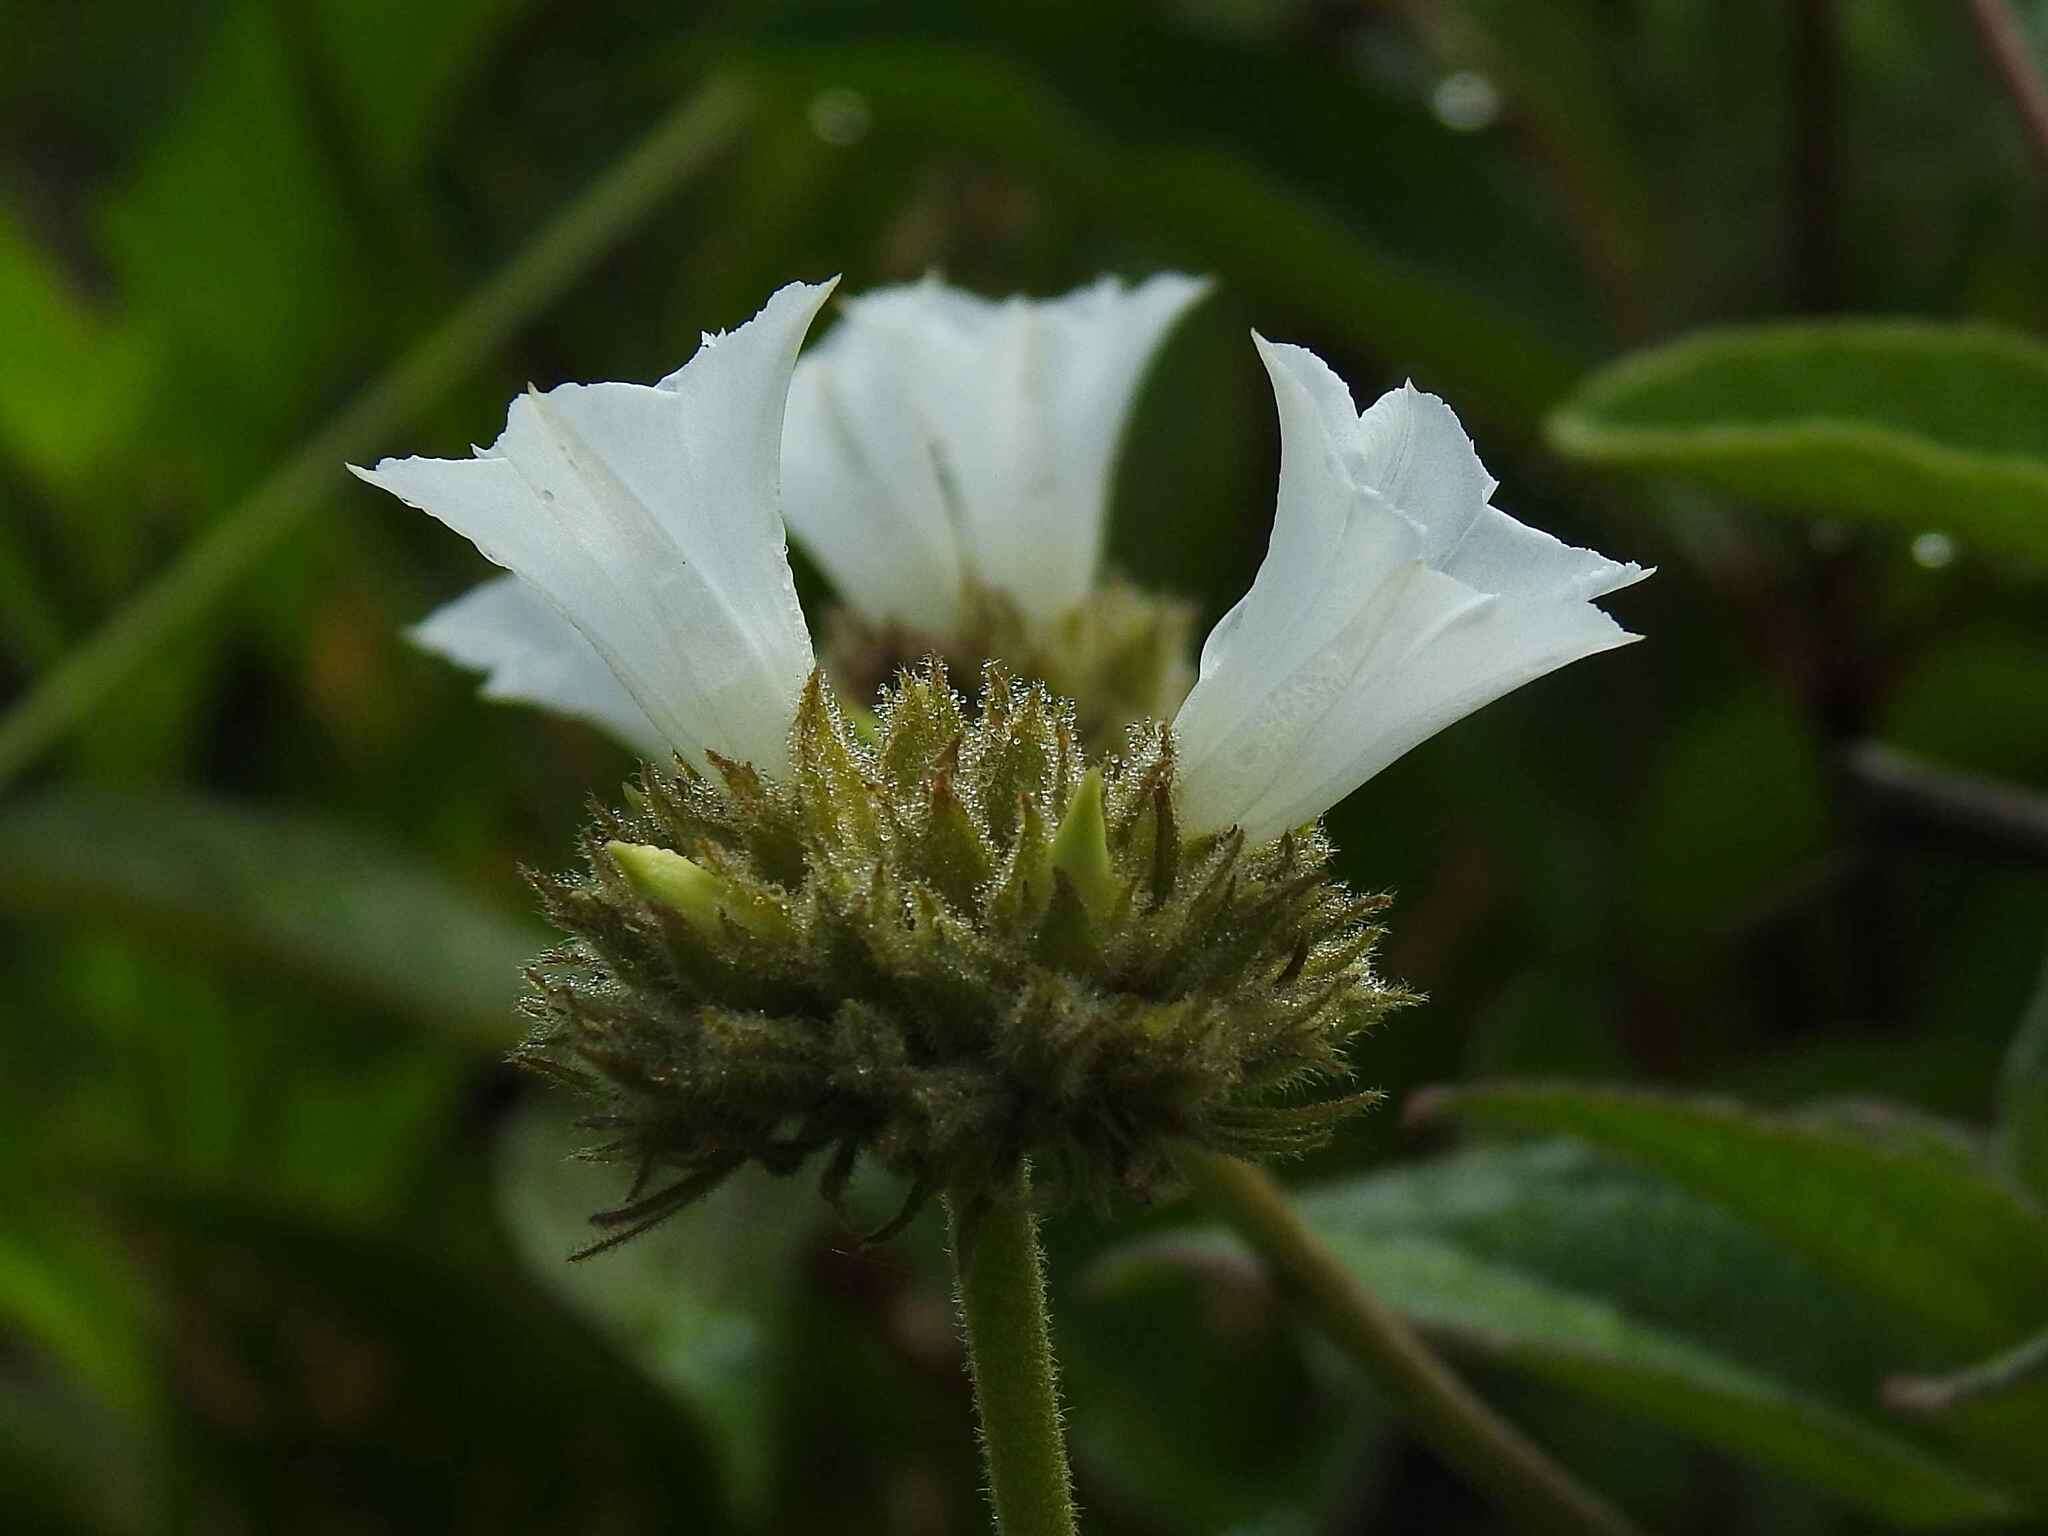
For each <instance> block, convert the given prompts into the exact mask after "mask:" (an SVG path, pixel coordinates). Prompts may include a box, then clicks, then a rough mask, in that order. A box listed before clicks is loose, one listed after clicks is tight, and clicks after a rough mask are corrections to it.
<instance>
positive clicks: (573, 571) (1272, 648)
mask: <svg viewBox="0 0 2048 1536" xmlns="http://www.w3.org/2000/svg"><path fill="white" fill-rule="evenodd" d="M835 281H836V280H835ZM832 287H833V284H832V283H824V284H816V285H812V284H803V283H792V284H790V285H789V286H788V287H785V288H783V289H781V290H780V291H778V292H777V293H776V294H775V295H774V297H772V298H771V299H770V300H769V301H768V303H767V305H766V306H765V307H764V308H763V309H762V311H761V313H760V314H759V315H757V316H755V317H754V319H752V320H750V321H748V322H747V323H746V324H745V325H743V326H741V327H739V328H738V329H737V330H735V331H733V332H732V333H731V334H729V335H725V336H716V337H714V336H706V337H705V338H704V342H703V345H702V346H701V347H700V348H699V350H698V352H697V354H696V355H695V356H694V357H693V358H691V359H690V361H689V362H688V363H686V364H685V365H684V366H683V367H682V368H680V369H679V370H677V371H676V372H675V373H673V374H671V375H669V377H667V378H665V379H663V380H662V381H661V382H660V383H659V384H656V385H653V386H651V387H649V386H642V385H635V384H591V385H581V384H564V385H561V386H559V387H558V388H555V389H552V390H549V391H547V392H546V393H545V394H542V393H529V394H527V395H525V396H523V397H521V398H520V399H518V400H515V401H514V402H513V403H512V407H511V410H510V413H509V416H508V418H507V421H506V425H505V431H504V433H503V434H502V435H501V436H500V437H499V438H498V440H497V442H495V443H493V444H492V445H491V446H490V447H489V448H487V449H477V450H475V457H473V458H469V459H402V460H393V459H386V460H384V461H383V462H382V463H380V464H379V465H378V466H377V467H376V469H374V470H362V469H357V470H356V471H355V473H356V474H358V475H360V476H361V477H362V478H363V479H365V480H367V481H369V482H370V483H371V484H372V485H377V486H381V487H382V488H384V489H385V490H388V491H391V492H392V493H393V494H395V495H397V496H398V497H400V498H401V499H403V500H404V501H406V502H409V503H410V504H411V505H413V506H416V507H418V508H420V509H422V510H423V511H426V512H428V513H430V514H432V515H433V516H434V517H437V518H439V519H440V520H441V521H442V522H444V523H446V524H447V525H448V526H449V527H451V528H453V529H455V530H456V531H457V532H458V533H461V534H464V535H465V536H467V537H468V538H469V539H471V540H472V541H473V542H474V543H475V544H476V546H477V548H478V549H479V550H481V551H482V552H483V554H484V555H485V556H486V557H487V558H489V559H491V560H493V561H495V562H496V563H497V564H499V565H501V566H504V567H506V568H507V569H508V570H509V571H511V572H512V575H510V576H506V577H501V578H499V579H497V580H494V581H491V582H487V583H485V584H484V585H482V586H480V587H478V588H477V589H475V590H474V591H472V592H470V593H469V594H467V595H466V596H464V597H462V598H460V599H458V600H457V601H455V602H453V603H451V604H448V605H447V606H446V607H444V608H442V609H440V610H439V611H438V612H436V613H434V614H433V615H432V616H430V617H429V618H428V619H427V620H426V622H424V623H423V624H421V625H420V626H419V627H418V628H417V629H415V630H414V631H413V635H414V638H415V639H416V640H417V641H418V642H419V643H420V644H422V645H424V646H426V647H427V648H428V649H430V650H434V651H437V652H439V653H440V654H442V655H445V656H447V657H449V658H450V659H452V660H454V661H456V662H458V663H460V664H462V665H464V666H468V667H473V668H476V669H478V670H481V671H484V672H485V673H486V674H487V677H486V681H485V685H484V693H485V694H486V695H487V696H489V697H493V698H504V699H518V700H523V701H527V702H531V703H535V704H540V705H543V706H545V707H548V708H552V709H555V710H557V711H559V712H562V713H565V714H570V715H575V716H579V717H581V718H584V719H588V720H591V721H594V722H595V723H597V724H598V725H600V726H602V727H604V728H605V729H607V730H609V731H611V732H612V733H613V734H615V735H617V736H618V737H620V738H621V739H622V740H624V741H625V742H627V743H628V744H630V745H631V746H633V747H634V748H635V749H636V750H638V751H640V752H642V753H643V754H646V755H650V756H659V755H661V754H662V753H663V752H664V750H665V749H670V748H672V749H674V750H676V751H679V752H681V753H682V754H683V755H684V756H685V757H686V758H688V759H690V760H691V761H692V762H694V763H696V764H698V765H699V766H702V765H704V763H705V757H704V753H705V751H706V749H709V750H711V751H715V752H718V753H720V754H721V755H723V756H727V757H733V758H739V759H742V760H745V761H750V762H752V763H753V764H754V765H755V766H756V767H758V768H760V769H761V770H762V771H763V772H764V773H768V774H770V775H780V774H781V773H782V772H783V771H784V770H785V769H786V768H787V766H788V762H789V732H790V728H791V724H792V722H793V720H794V718H795V715H796V709H797V701H798V698H799V696H800V695H801V693H802V691H803V688H804V685H805V682H806V680H807V679H808V678H809V676H810V674H811V672H812V670H813V667H814V665H815V663H814V656H813V651H812V647H811V637H810V633H809V631H808V629H807V628H806V626H805V623H804V618H803V613H802V611H801V609H800V608H799V607H798V605H797V600H796V591H795V586H794V583H793V581H792V579H791V576H790V569H789V559H788V548H787V545H786V542H785V537H784V531H783V508H784V505H785V501H786V505H787V509H788V515H789V521H790V526H791V527H792V528H793V529H795V530H796V531H797V533H798V535H799V537H801V538H803V539H804V540H805V541H806V543H807V544H808V545H809V546H810V547H811V548H812V550H813V551H814V552H815V553H816V555H817V556H818V559H819V561H820V563H821V564H822V565H823V566H824V567H825V569H826V571H827V573H828V574H829V575H830V576H831V577H832V578H833V580H834V581H835V582H836V583H837V584H838V587H839V590H840V594H841V596H842V597H844V598H845V599H846V600H847V601H848V602H849V603H851V604H852V605H853V606H854V607H855V608H857V609H858V610H859V611H860V612H861V613H862V614H863V616H864V617H867V618H869V619H872V620H875V621H878V622H888V621H895V622H899V623H903V624H906V625H909V626H912V627H914V628H916V629H918V630H923V631H927V632H936V633H940V634H943V633H945V632H946V631H947V630H948V629H949V628H951V627H952V626H953V625H954V624H956V623H957V622H958V621H959V619H960V617H961V613H962V609H963V605H964V603H965V601H966V597H967V594H968V591H969V586H970V584H976V585H980V586H983V587H987V588H991V589H993V590H996V591H998V592H1001V593H1003V594H1004V595H1006V596H1007V597H1008V598H1009V599H1010V600H1011V601H1012V602H1014V603H1015V604H1016V605H1017V607H1018V609H1019V611H1020V612H1022V613H1023V614H1024V615H1025V616H1026V617H1027V618H1031V619H1045V620H1049V619H1055V618H1058V617H1059V616H1060V615H1062V614H1064V613H1066V612H1067V611H1068V610H1069V609H1071V608H1072V606H1073V605H1074V604H1075V603H1077V602H1079V601H1080V600H1081V599H1083V598H1084V597H1086V596H1087V595H1088V593H1089V591H1090V590H1091V588H1092V587H1093V585H1094V583H1095V581H1096V577H1097V567H1098V564H1099V561H1100V556H1101V548H1102V540H1103V523H1104V519H1105V516H1106V513H1107V508H1108V500H1109V493H1110V480H1111V475H1112V472H1113V469H1114V463H1115V456H1116V453H1117V449H1118V446H1119V443H1120V440H1121V438H1122V435H1123V430H1124V426H1125V422H1126V419H1127V418H1128V416H1129V413H1130V409H1131V405H1132V402H1133V400H1134V398H1135V395H1136V392H1137V389H1138V386H1139V384H1140V383H1141V382H1142V379H1143V375H1144V372H1145V369H1146V367H1147V366H1148V365H1149V363H1150V362H1151V359H1152V357H1153V355H1154V353H1155V352H1156V351H1157V349H1158V347H1159V345H1160V343H1161V341H1162V340H1163V339H1164V337H1165V335H1166V333H1167V331H1168V330H1169V329H1170V328H1171V326H1172V325H1173V323H1174V322H1175V320H1177V319H1178V318H1179V316H1180V315H1181V314H1182V313H1183V312H1185V310H1186V309H1187V307H1188V306H1189V305H1190V304H1192V303H1193V302H1194V301H1195V300H1196V299H1197V298H1199V297H1200V296H1201V295H1202V293H1203V292H1205V291H1206V287H1207V285H1206V284H1205V283H1203V282H1200V281H1198V280H1195V279H1192V278H1187V277H1181V276H1178V275H1174V274H1167V275H1164V276H1160V277H1154V278H1151V279H1148V280H1147V281H1145V282H1143V283H1140V284H1137V285H1136V286H1134V287H1126V286H1125V285H1123V284H1122V283H1120V282H1118V281H1116V280H1115V279H1108V278H1105V279H1103V280H1102V281H1101V282H1098V283H1096V284H1094V285H1092V286H1090V287H1088V288H1084V289H1080V290H1077V291H1076V292H1074V293H1070V294H1067V295H1065V296H1064V297H1062V298H1058V299H1050V300H1038V301H1034V300H1026V299H1010V300H1006V301H1002V302H994V301H990V300H986V299H980V298H976V297H974V296H972V295H968V294H963V293H960V292H957V291H955V290H952V289H948V288H946V287H944V286H943V285H942V284H939V283H937V282H935V281H930V280H927V281H926V282H923V283H918V284H912V285H909V286H907V287H902V288H893V289H884V290H881V291H879V292H876V293H872V294H869V295H866V296H865V297H863V298H859V299H855V300H851V301H849V303H848V305H847V311H848V313H847V316H846V319H845V320H844V321H843V322H842V323H841V324H840V325H839V326H837V327H836V328H835V329H834V330H833V331H832V333H831V334H830V335H829V336H828V337H826V339H825V340H824V341H823V342H822V343H821V344H820V345H819V346H818V347H817V348H816V349H814V351H812V352H811V353H810V354H808V355H807V356H806V357H805V358H804V359H803V360H802V361H801V362H799V361H798V359H797V352H798V349H799V347H800V346H801V345H802V342H803V338H804V334H805V332H806V330H807V329H808V328H809V326H810V324H811V321H812V320H813V318H814V317H815V316H816V314H817V312H818V310H819V308H820V307H821V306H822V305H823V304H824V302H825V299H826V298H827V297H828V296H829V294H830V293H831V291H832ZM1254 340H1255V342H1256V343H1257V346H1258V349H1259V354H1260V356H1261V358H1262V359H1263V360H1264V362H1265V365H1266V370H1267V372H1268V374H1270V375H1271V378H1272V382H1273V392H1274V398H1275V400H1276V402H1277V404H1278V407H1279V416H1280V433H1281V468H1280V490H1279V501H1278V508H1277V511H1276V514H1275V517H1274V522H1273V534H1272V542H1271V544H1270V546H1269V548H1268V550H1267V554H1266V558H1265V561H1264V563H1263V564H1262V565H1261V566H1260V568H1259V572H1258V575H1257V577H1256V578H1255V579H1254V581H1253V583H1252V586H1251V590H1250V591H1249V592H1247V593H1246V594H1245V596H1244V598H1243V599H1242V600H1241V601H1240V602H1239V603H1238V604H1237V606H1236V607H1234V608H1233V609H1231V611H1230V612H1229V613H1228V614H1226V615H1224V617H1223V619H1222V620H1221V621H1220V622H1219V623H1218V624H1217V625H1216V627H1215V629H1214V630H1213V631H1211V633H1210V635H1209V638H1208V641H1207V642H1206V644H1204V646H1203V647H1202V657H1201V669H1200V676H1199V679H1198V681H1197V682H1196V685H1195V688H1194V690H1193V692H1192V693H1190V694H1189V695H1188V698H1187V701H1186V703H1185V704H1183V705H1182V707H1181V709H1180V712H1179V714H1178V715H1177V716H1176V718H1175V720H1174V722H1173V729H1174V735H1175V738H1176V740H1177V743H1178V776H1179V783H1180V792H1181V816H1182V821H1183V824H1184V825H1185V826H1186V827H1188V828H1189V829H1190V830H1193V831H1201V830H1211V829H1219V830H1220V829H1222V828H1226V827H1230V826H1240V827H1242V828H1243V829H1244V831H1245V834H1246V835H1247V837H1249V838H1251V839H1253V840H1263V839H1265V838H1269V837H1274V836H1277V835H1278V834H1279V833H1281V832H1283V831H1285V830H1286V829H1288V828H1289V827H1293V826H1298V825H1300V824H1301V823H1303V822H1307V821H1311V820H1313V819H1314V818H1315V817H1317V816H1319V815H1321V814H1322V813H1323V812H1324V811H1326V810H1328V809H1329V808H1330V807H1331V806H1333V805H1335V804H1336V803H1337V802H1338V801H1339V800H1342V799H1343V798H1344V797H1345V796H1346V795H1348V794H1349V793H1350V792H1351V791H1352V790H1354V789H1356V788H1357V787H1358V786H1359V785H1360V784H1363V783H1364V782H1365V781H1366V780H1367V779H1369V778H1371V777H1372V776H1373V775H1374V774H1376V773H1378V772H1379V771H1380V770H1381V769H1382V768H1384V767H1386V766H1387V764H1389V763H1391V762H1393V761H1394V759H1395V758H1397V757H1399V756H1401V754H1402V753H1404V752H1406V751H1408V749H1409V748H1411V747H1413V746H1415V745H1416V744H1417V743H1419V742H1421V741H1423V740H1424V739H1426V738H1427V737H1429V736H1432V735H1434V734H1435V733H1436V732H1437V731H1440V730H1442V729H1443V728H1444V727H1445V726H1447V725H1449V724H1451V723H1452V722H1453V721H1455V720H1458V719H1460V718H1462V717H1463V716H1465V715H1467V714H1470V713H1471V712H1472V711H1473V710H1475V709H1477V708H1479V707H1480V706H1481V705H1483V704H1486V703H1489V702H1491V701H1492V700H1494V699H1496V698H1499V697H1500V696H1501V695H1502V694H1504V693H1507V692H1508V691H1509V690H1511V689H1513V688H1516V687H1519V686H1520V685H1521V684H1523V683H1526V682H1530V681H1532V680H1534V679H1535V678H1538V677H1541V676H1542V675H1543V674H1544V673H1546V672H1550V671H1553V670H1555V669H1556V668H1558V667H1561V666H1564V665H1565V664H1566V663H1568V662H1572V661H1576V660H1578V659H1579V658H1580V657H1583V656H1590V655H1593V654H1595V653H1596V652H1599V651H1604V650H1609V649H1612V648H1613V647H1615V646H1619V645H1625V644H1627V643H1628V642H1629V641H1631V640H1634V639H1636V638H1638V637H1637V636H1634V635H1631V634H1628V633H1627V632H1626V631H1624V630H1623V629H1622V628H1621V627H1620V626H1619V625H1617V624H1616V623H1615V622H1614V621H1613V620H1612V619H1611V618H1609V617H1608V616H1607V615H1606V614H1604V613H1602V612H1601V611H1600V610H1599V609H1598V608H1596V607H1595V606H1594V605H1593V599H1595V598H1598V597H1601V596H1604V595H1605V594H1607V593H1609V592H1613V591H1615V590H1617V589H1619V588H1621V587H1625V586H1627V585H1629V584H1630V583H1631V582H1635V581H1639V580H1641V579H1642V578H1643V577H1644V576H1646V575H1647V574H1649V573H1648V572H1647V571H1645V570H1644V569H1643V568H1642V567H1641V566H1638V565H1634V564H1625V563H1621V562H1617V561H1613V560H1609V559H1607V558H1606V557H1605V556H1603V555H1599V554H1596V553H1594V552H1593V551H1591V550H1585V549H1574V548H1572V547H1571V546H1569V545H1567V544H1564V543H1561V542H1560V541H1558V540H1557V539H1554V538H1552V537H1551V536H1550V535H1548V534H1546V533H1543V532H1540V531H1539V530H1537V529H1534V528H1529V527H1525V526H1524V525H1523V524H1521V523H1518V522H1516V521H1515V520H1514V519H1513V518H1512V517H1509V516H1508V515H1507V514H1506V513H1504V512H1501V511H1500V510H1498V509H1497V508H1495V507H1493V506H1491V505H1490V504H1489V503H1490V499H1491V497H1492V495H1493V491H1494V488H1495V481H1494V479H1493V477H1492V476H1491V475H1489V474H1488V473H1487V472H1486V469H1485V467H1484V466H1483V465H1482V464H1481V463H1480V462H1479V457H1478V455H1477V454H1476V453H1475V452H1474V450H1473V447H1472V443H1471V440H1470V439H1469V438H1467V437H1466V435H1465V432H1464V429H1463V428H1462V427H1460V426H1459V424H1458V419H1457V417H1456V416H1455V415H1453V414H1452V412H1451V410H1450V407H1448V406H1447V405H1445V404H1444V402H1443V401H1441V400H1439V399H1437V398H1436V397H1435V396H1434V395H1428V394H1424V393H1422V392H1420V391H1418V390H1416V389H1415V388H1414V387H1413V386H1412V385H1410V386H1404V387H1403V388H1401V389H1398V390H1395V391H1392V392H1390V393H1389V394H1387V395H1384V396H1382V397H1381V398H1380V399H1379V400H1378V401H1377V402H1376V403H1375V404H1374V405H1373V406H1372V407H1371V408H1370V409H1368V410H1367V411H1365V412H1364V413H1363V414H1360V413H1359V412H1358V410H1357V408H1356V406H1355V405H1354V403H1353V401H1352V397H1351V393H1350V391H1349V389H1348V388H1346V386H1345V384H1344V382H1343V381H1342V380H1341V379H1339V378H1338V377H1337V375H1336V374H1335V373H1333V372H1332V371H1331V370H1330V369H1329V367H1328V366H1327V365H1325V364H1324V363H1323V362H1322V361H1321V360H1320V359H1319V358H1317V357H1316V356H1315V355H1314V354H1313V353H1311V352H1308V351H1306V350H1304V349H1303V348H1300V347H1293V346H1282V345H1275V344H1274V343H1271V342H1268V341H1266V340H1265V339H1264V338H1263V337H1259V336H1256V335H1255V336H1254ZM785 403H786V404H787V420H786V422H785Z"/></svg>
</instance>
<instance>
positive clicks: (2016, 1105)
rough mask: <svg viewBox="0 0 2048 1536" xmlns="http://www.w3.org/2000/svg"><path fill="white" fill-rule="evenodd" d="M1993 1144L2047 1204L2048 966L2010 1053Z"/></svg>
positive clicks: (2001, 1159) (2002, 1161) (2007, 1164)
mask: <svg viewBox="0 0 2048 1536" xmlns="http://www.w3.org/2000/svg"><path fill="white" fill-rule="evenodd" d="M1992 1146H1993V1149H1994V1151H1995V1152H1996V1154H1997V1157H1998V1162H1999V1166H2001V1167H2002V1168H2004V1169H2005V1171H2006V1172H2007V1173H2009V1174H2011V1175H2012V1176H2013V1177H2014V1178H2015V1179H2017V1180H2019V1182H2020V1183H2021V1184H2023V1185H2024V1186H2026V1188H2028V1189H2030V1190H2032V1191H2033V1193H2034V1197H2035V1199H2037V1200H2039V1201H2041V1202H2042V1203H2043V1204H2048V968H2044V969H2043V970H2042V973H2041V984H2040V986H2039V987H2038V988H2037V989H2036V990H2035V992H2034V996H2033V999H2032V1000H2031V1001H2030V1002H2029V1003H2028V1004H2027V1011H2026V1014H2025V1016H2024V1017H2022V1018H2021V1020H2020V1027H2019V1033H2018V1034H2016V1035H2014V1036H2013V1040H2012V1047H2011V1049H2010V1050H2009V1051H2008V1052H2007V1053H2006V1058H2005V1072H2004V1075H2003V1077H2002V1078H2001V1079H2000V1081H1999V1085H1998V1130H1997V1134H1996V1136H1995V1137H1994V1139H1993V1142H1992Z"/></svg>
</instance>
